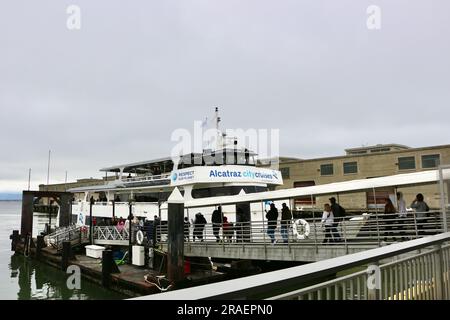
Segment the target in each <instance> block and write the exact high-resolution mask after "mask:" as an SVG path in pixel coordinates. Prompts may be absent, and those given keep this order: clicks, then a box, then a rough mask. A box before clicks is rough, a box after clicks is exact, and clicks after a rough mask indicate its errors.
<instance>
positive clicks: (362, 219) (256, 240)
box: [156, 211, 444, 248]
mask: <svg viewBox="0 0 450 320" xmlns="http://www.w3.org/2000/svg"><path fill="white" fill-rule="evenodd" d="M417 214H418V213H417V212H416V213H408V214H407V216H406V217H400V216H399V215H398V214H382V213H378V214H377V213H372V214H366V215H357V216H346V217H344V218H336V219H335V221H334V223H333V225H325V224H324V223H323V222H322V218H321V214H319V213H317V216H318V217H317V218H305V219H302V220H303V221H304V222H306V225H302V224H301V223H299V221H298V220H299V219H293V220H287V221H277V224H276V228H275V229H274V232H273V235H274V239H275V240H276V242H275V243H273V241H272V238H271V236H272V235H271V232H270V231H269V228H268V222H267V220H264V221H251V222H231V223H229V224H213V223H206V224H204V225H203V224H201V225H196V224H195V223H194V224H191V225H189V227H188V226H187V225H185V230H184V234H185V242H188V244H189V245H202V246H205V245H210V244H217V243H220V244H221V245H231V246H238V245H249V244H250V245H251V244H259V245H261V244H263V245H276V246H281V245H287V246H291V245H293V246H295V245H297V246H298V245H309V246H314V247H316V248H319V247H330V246H337V245H338V246H349V245H374V246H382V245H386V244H390V243H394V242H402V241H407V240H413V239H417V238H421V237H424V236H427V235H433V234H438V233H442V232H443V231H444V227H443V222H442V220H443V219H442V214H441V212H439V211H430V212H427V213H426V215H427V217H426V218H417ZM419 216H420V214H419ZM294 224H295V226H294ZM295 229H297V232H295ZM156 231H157V235H158V236H157V241H158V242H166V241H167V234H168V226H167V224H164V225H159V226H158V228H157V230H156Z"/></svg>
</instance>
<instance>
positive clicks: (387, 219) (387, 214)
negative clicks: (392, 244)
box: [383, 198, 397, 242]
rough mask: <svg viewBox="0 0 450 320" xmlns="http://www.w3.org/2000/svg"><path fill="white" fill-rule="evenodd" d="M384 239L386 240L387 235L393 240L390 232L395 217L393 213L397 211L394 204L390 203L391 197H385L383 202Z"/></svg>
mask: <svg viewBox="0 0 450 320" xmlns="http://www.w3.org/2000/svg"><path fill="white" fill-rule="evenodd" d="M384 203H385V204H384V216H383V220H384V241H386V242H387V241H388V239H389V236H391V237H392V240H393V241H395V237H394V235H393V234H392V229H393V225H394V220H395V218H396V216H395V213H397V210H396V209H395V207H394V204H393V203H392V201H391V199H389V198H386V199H385V202H384Z"/></svg>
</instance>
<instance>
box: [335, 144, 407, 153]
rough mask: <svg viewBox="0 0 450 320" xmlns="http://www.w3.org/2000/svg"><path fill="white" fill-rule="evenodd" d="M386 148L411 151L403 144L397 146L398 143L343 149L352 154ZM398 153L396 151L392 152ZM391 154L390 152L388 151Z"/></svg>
mask: <svg viewBox="0 0 450 320" xmlns="http://www.w3.org/2000/svg"><path fill="white" fill-rule="evenodd" d="M387 147H396V148H402V149H405V150H406V149H412V148H411V147H408V146H406V145H404V144H398V143H387V144H376V145H372V146H365V147H356V148H348V149H344V151H345V152H354V151H362V150H370V149H377V148H387ZM394 151H398V150H394ZM390 152H392V151H390Z"/></svg>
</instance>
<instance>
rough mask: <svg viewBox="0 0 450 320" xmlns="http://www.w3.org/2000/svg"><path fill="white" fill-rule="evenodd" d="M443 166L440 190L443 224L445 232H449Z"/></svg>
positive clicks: (440, 170)
mask: <svg viewBox="0 0 450 320" xmlns="http://www.w3.org/2000/svg"><path fill="white" fill-rule="evenodd" d="M442 169H443V168H442V166H439V189H440V193H441V199H440V205H441V210H442V215H443V216H442V224H443V228H442V229H443V232H447V231H448V226H447V210H446V208H445V186H444V173H443V170H442Z"/></svg>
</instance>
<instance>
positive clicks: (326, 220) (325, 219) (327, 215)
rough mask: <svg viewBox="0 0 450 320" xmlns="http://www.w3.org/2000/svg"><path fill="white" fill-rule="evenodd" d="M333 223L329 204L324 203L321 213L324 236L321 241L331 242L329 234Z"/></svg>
mask: <svg viewBox="0 0 450 320" xmlns="http://www.w3.org/2000/svg"><path fill="white" fill-rule="evenodd" d="M333 224H334V217H333V212H332V211H331V206H330V205H329V204H328V203H325V205H324V210H323V214H322V225H323V226H325V238H324V239H323V242H322V243H327V242H333V238H332V235H331V232H332V229H333Z"/></svg>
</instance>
